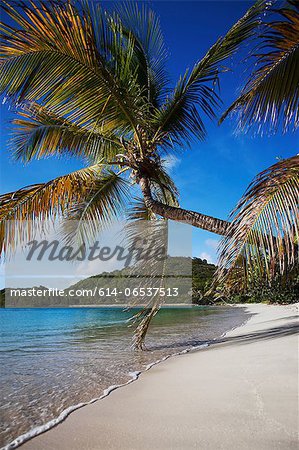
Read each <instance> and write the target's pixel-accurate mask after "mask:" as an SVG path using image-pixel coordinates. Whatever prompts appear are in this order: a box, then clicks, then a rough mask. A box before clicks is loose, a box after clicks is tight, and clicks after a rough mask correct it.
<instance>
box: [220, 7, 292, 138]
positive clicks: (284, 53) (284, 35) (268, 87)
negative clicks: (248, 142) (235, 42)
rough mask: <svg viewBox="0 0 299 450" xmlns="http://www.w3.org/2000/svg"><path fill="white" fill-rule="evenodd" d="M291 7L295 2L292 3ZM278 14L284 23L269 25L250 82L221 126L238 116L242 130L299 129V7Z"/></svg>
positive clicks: (260, 131) (280, 11) (224, 116)
mask: <svg viewBox="0 0 299 450" xmlns="http://www.w3.org/2000/svg"><path fill="white" fill-rule="evenodd" d="M289 3H290V4H291V3H292V2H289ZM293 4H294V8H284V9H281V10H279V11H278V13H279V15H280V16H281V17H282V18H283V20H280V21H275V22H272V23H270V24H267V31H266V32H265V34H264V36H263V39H262V42H261V44H260V51H261V53H260V54H259V55H257V61H256V65H257V66H258V68H257V69H256V70H254V71H253V73H252V74H251V76H250V80H249V82H248V83H247V85H246V86H245V88H244V89H243V92H242V93H241V95H240V96H239V98H237V100H236V101H235V102H234V103H233V104H232V105H231V106H230V107H229V108H228V110H227V111H226V112H225V114H224V115H223V116H222V118H221V122H222V121H223V120H224V119H225V118H226V117H227V116H228V115H229V114H231V113H233V112H236V113H237V114H238V115H237V119H238V127H239V128H240V129H241V130H243V131H244V130H245V131H248V130H249V129H252V128H254V129H257V131H258V132H259V133H262V132H263V130H264V129H269V130H270V131H274V132H275V131H277V130H278V129H279V128H280V127H281V128H282V129H283V131H287V130H288V129H294V130H295V129H297V128H298V126H299V7H298V4H297V6H296V4H295V2H294V3H293ZM265 49H266V50H265Z"/></svg>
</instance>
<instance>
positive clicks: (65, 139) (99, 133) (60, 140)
mask: <svg viewBox="0 0 299 450" xmlns="http://www.w3.org/2000/svg"><path fill="white" fill-rule="evenodd" d="M17 113H18V116H19V118H15V119H14V120H13V121H12V123H13V125H14V128H13V132H14V133H13V137H12V138H11V141H10V147H11V149H12V154H13V156H14V157H15V158H16V159H18V160H22V161H24V162H28V161H31V160H32V159H33V158H37V159H40V158H45V157H48V156H52V155H58V156H65V155H69V156H76V157H78V156H81V157H85V158H87V159H88V160H89V161H90V162H96V161H99V160H101V159H104V160H106V161H107V160H113V159H114V157H115V155H116V154H117V153H120V151H121V149H122V145H121V142H120V140H119V138H118V136H117V135H116V134H115V133H113V131H111V130H109V129H108V130H107V129H105V128H106V127H104V126H102V127H100V126H98V127H97V128H95V127H94V128H93V129H90V128H87V127H83V126H78V125H76V124H74V123H72V122H71V121H70V120H68V119H66V118H63V117H60V116H58V115H57V114H55V113H53V112H51V111H50V110H48V109H46V108H45V107H42V106H39V105H38V104H35V103H31V104H30V105H26V104H25V105H22V106H21V108H20V107H19V108H18V110H17Z"/></svg>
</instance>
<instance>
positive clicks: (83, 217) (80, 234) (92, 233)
mask: <svg viewBox="0 0 299 450" xmlns="http://www.w3.org/2000/svg"><path fill="white" fill-rule="evenodd" d="M122 172H123V171H121V172H119V173H115V172H113V171H111V170H109V169H104V170H103V171H102V173H101V176H100V178H98V179H97V180H96V181H95V183H94V184H93V186H92V188H91V189H90V190H89V192H88V193H87V195H86V196H85V197H84V199H82V200H81V201H80V202H77V203H76V204H74V205H73V206H72V208H70V209H69V211H68V215H67V220H66V221H65V223H64V226H63V235H64V239H65V240H66V242H67V243H68V244H70V243H72V244H73V243H76V244H78V245H81V244H82V243H88V242H93V241H94V240H95V239H96V238H97V236H98V235H99V233H100V232H101V231H102V230H103V229H105V228H107V227H108V226H109V225H111V224H112V222H113V221H114V220H115V219H117V218H118V217H120V215H121V213H122V212H123V211H124V208H125V206H126V204H127V201H128V198H129V190H128V188H129V183H128V181H127V180H126V179H124V178H122V176H121V173H122Z"/></svg>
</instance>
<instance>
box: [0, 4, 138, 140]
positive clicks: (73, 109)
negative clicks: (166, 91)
mask: <svg viewBox="0 0 299 450" xmlns="http://www.w3.org/2000/svg"><path fill="white" fill-rule="evenodd" d="M3 8H4V10H5V11H6V13H7V14H9V15H10V16H11V18H12V19H13V20H14V21H15V23H16V24H18V25H21V27H22V29H21V30H19V29H18V28H16V27H15V28H13V27H10V26H8V25H2V26H1V31H2V36H1V37H2V44H3V45H2V53H1V82H0V92H1V93H3V94H5V95H6V96H7V97H9V98H12V99H13V100H14V101H17V102H20V101H23V100H24V99H26V100H34V101H38V102H42V103H43V104H44V105H45V106H47V107H50V108H51V110H52V111H53V112H55V113H57V114H59V115H60V116H69V115H71V118H72V119H73V120H76V121H77V124H86V123H88V124H90V123H91V122H93V123H99V121H100V120H101V121H104V120H105V122H117V123H118V124H119V126H120V127H123V129H124V130H126V131H132V130H135V132H137V129H136V126H137V119H136V117H135V115H137V116H138V115H139V120H140V107H141V103H140V101H141V97H140V88H139V86H138V85H137V84H136V77H135V76H134V74H133V73H132V72H131V71H130V70H129V69H130V64H129V61H130V58H132V57H133V53H132V51H131V49H130V48H129V46H130V42H128V41H127V46H126V50H125V51H123V52H122V56H123V57H124V55H125V57H124V59H123V60H122V61H120V60H117V61H116V62H115V65H117V64H119V63H120V62H121V66H120V67H118V70H117V71H116V68H115V66H114V67H111V64H110V63H109V60H107V59H104V58H103V57H102V54H103V53H104V52H105V51H109V49H103V48H101V47H100V48H99V47H98V45H100V42H99V41H98V40H97V38H96V36H95V30H96V28H95V27H96V26H97V27H107V28H109V27H110V28H109V31H110V32H112V33H114V38H115V39H118V41H119V40H120V39H121V34H120V30H119V29H113V28H112V27H111V25H109V22H107V21H106V22H105V21H104V20H103V17H102V15H101V16H100V17H98V16H96V17H93V18H91V9H90V4H89V2H84V5H83V7H82V8H83V9H82V12H79V10H78V9H76V7H75V6H74V5H72V4H71V3H70V2H66V3H61V4H59V5H58V4H56V3H50V4H49V3H45V2H43V1H38V2H30V3H29V6H26V7H24V8H23V10H22V12H18V11H17V10H16V9H15V8H14V7H13V6H11V5H9V4H8V3H5V2H4V6H3ZM95 20H97V21H98V22H97V23H95V22H94V21H95ZM131 45H133V43H131ZM128 59H129V61H128ZM112 61H113V60H112ZM116 72H117V74H118V75H120V74H121V77H120V76H117V77H116V76H115V75H116ZM137 134H138V133H137Z"/></svg>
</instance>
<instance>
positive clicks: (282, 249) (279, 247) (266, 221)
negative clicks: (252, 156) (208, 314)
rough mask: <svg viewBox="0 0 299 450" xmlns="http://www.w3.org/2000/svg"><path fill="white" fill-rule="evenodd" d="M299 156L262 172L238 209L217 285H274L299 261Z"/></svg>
mask: <svg viewBox="0 0 299 450" xmlns="http://www.w3.org/2000/svg"><path fill="white" fill-rule="evenodd" d="M298 239H299V156H294V157H292V158H289V159H286V160H282V161H279V162H278V163H276V164H274V165H273V166H271V167H270V168H269V169H267V170H265V171H263V172H261V173H260V174H259V175H258V176H257V177H256V178H255V179H254V181H253V182H252V183H251V185H250V186H249V188H248V190H247V191H246V192H245V194H244V196H243V197H242V199H241V200H240V202H239V203H238V205H237V207H236V209H235V210H234V211H233V213H232V222H231V226H230V228H229V230H228V236H227V237H225V238H224V239H223V241H222V243H221V246H220V257H219V267H218V269H217V271H216V284H217V285H219V286H221V287H222V288H224V289H226V290H227V292H229V291H230V292H233V291H234V290H235V289H238V291H239V292H241V291H242V290H243V291H244V290H246V289H247V288H248V287H249V286H250V284H251V283H252V282H254V281H255V280H256V279H259V280H262V281H263V282H264V283H267V284H268V285H270V284H271V282H272V281H273V280H274V279H275V278H277V276H285V275H286V274H288V273H289V272H290V271H292V270H293V269H294V267H296V266H297V267H298V264H299V259H298V258H299V247H298Z"/></svg>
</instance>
